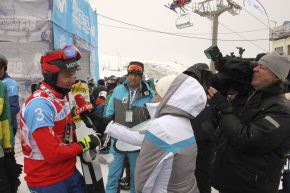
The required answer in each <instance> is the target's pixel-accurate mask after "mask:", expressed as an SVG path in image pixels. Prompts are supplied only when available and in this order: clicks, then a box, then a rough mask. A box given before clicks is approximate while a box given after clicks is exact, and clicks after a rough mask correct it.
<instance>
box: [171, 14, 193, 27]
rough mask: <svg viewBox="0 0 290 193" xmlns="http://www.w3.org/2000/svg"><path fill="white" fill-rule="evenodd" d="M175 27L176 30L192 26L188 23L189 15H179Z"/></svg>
mask: <svg viewBox="0 0 290 193" xmlns="http://www.w3.org/2000/svg"><path fill="white" fill-rule="evenodd" d="M175 25H176V27H177V28H178V29H183V28H187V27H191V26H193V23H191V22H190V14H189V13H183V14H180V15H179V16H178V18H177V19H176V22H175Z"/></svg>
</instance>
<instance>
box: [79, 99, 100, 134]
mask: <svg viewBox="0 0 290 193" xmlns="http://www.w3.org/2000/svg"><path fill="white" fill-rule="evenodd" d="M74 98H75V102H76V105H77V108H76V114H77V115H79V116H80V117H81V119H82V120H83V121H84V123H85V124H86V126H87V127H89V128H93V129H94V130H95V131H97V129H96V127H95V125H94V123H93V121H92V118H91V116H90V112H91V110H93V108H94V107H93V105H92V104H91V103H89V102H87V101H86V99H85V98H84V97H83V96H82V95H81V94H77V95H75V97H74Z"/></svg>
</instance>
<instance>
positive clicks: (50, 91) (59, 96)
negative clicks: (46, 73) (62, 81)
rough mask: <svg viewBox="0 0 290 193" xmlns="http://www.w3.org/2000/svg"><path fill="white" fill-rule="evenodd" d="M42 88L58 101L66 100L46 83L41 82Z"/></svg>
mask: <svg viewBox="0 0 290 193" xmlns="http://www.w3.org/2000/svg"><path fill="white" fill-rule="evenodd" d="M40 88H41V89H42V90H43V91H44V92H46V93H47V94H48V95H49V96H51V97H53V98H58V99H63V98H64V96H63V95H62V94H61V93H59V92H57V91H56V90H55V89H53V88H52V87H51V86H50V85H49V84H47V83H45V82H44V81H42V82H41V86H40Z"/></svg>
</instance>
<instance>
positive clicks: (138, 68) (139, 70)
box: [127, 64, 143, 75]
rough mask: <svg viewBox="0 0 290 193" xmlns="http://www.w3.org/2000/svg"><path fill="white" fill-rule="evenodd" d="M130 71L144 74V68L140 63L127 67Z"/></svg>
mask: <svg viewBox="0 0 290 193" xmlns="http://www.w3.org/2000/svg"><path fill="white" fill-rule="evenodd" d="M127 71H128V73H135V74H138V75H142V74H143V69H142V67H141V66H138V65H134V64H132V65H129V66H128V69H127Z"/></svg>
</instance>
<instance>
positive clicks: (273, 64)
mask: <svg viewBox="0 0 290 193" xmlns="http://www.w3.org/2000/svg"><path fill="white" fill-rule="evenodd" d="M258 64H262V65H264V66H266V67H267V68H268V69H269V70H271V71H272V72H273V73H274V74H275V75H276V76H277V77H278V78H280V79H281V80H285V79H286V77H287V76H288V74H289V70H290V61H289V58H288V56H287V55H285V54H280V53H278V52H271V53H268V54H266V55H265V56H263V57H262V58H260V60H259V61H258Z"/></svg>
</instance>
